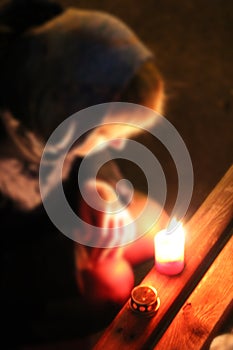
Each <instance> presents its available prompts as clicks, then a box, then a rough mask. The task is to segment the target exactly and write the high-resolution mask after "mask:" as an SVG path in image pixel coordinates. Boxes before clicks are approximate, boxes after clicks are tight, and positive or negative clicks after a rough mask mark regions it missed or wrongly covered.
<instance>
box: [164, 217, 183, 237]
mask: <svg viewBox="0 0 233 350" xmlns="http://www.w3.org/2000/svg"><path fill="white" fill-rule="evenodd" d="M180 227H182V223H181V222H180V221H177V219H176V217H174V218H172V219H171V221H170V223H169V225H168V227H167V233H168V234H170V233H172V232H174V231H175V230H176V229H177V228H180Z"/></svg>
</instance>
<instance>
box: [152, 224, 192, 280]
mask: <svg viewBox="0 0 233 350" xmlns="http://www.w3.org/2000/svg"><path fill="white" fill-rule="evenodd" d="M184 245H185V233H184V229H183V226H182V224H181V223H179V222H177V221H176V219H175V218H174V219H172V220H171V222H170V225H169V227H168V228H167V229H165V230H162V231H159V232H158V233H157V234H156V235H155V237H154V249H155V268H156V270H157V271H159V272H160V273H163V274H166V275H177V274H179V273H180V272H181V271H182V270H183V268H184Z"/></svg>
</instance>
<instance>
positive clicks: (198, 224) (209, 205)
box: [94, 166, 233, 350]
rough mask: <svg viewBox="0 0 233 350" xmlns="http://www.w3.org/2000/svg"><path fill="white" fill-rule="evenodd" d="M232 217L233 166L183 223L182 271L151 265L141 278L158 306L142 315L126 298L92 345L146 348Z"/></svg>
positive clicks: (187, 290) (207, 260)
mask: <svg viewBox="0 0 233 350" xmlns="http://www.w3.org/2000/svg"><path fill="white" fill-rule="evenodd" d="M232 217H233V166H231V168H230V169H229V170H228V171H227V173H226V174H225V176H224V177H223V178H222V179H221V181H220V182H219V183H218V184H217V185H216V187H215V188H214V189H213V191H212V192H211V193H210V195H209V196H208V197H207V199H206V200H205V201H204V203H203V204H202V205H201V207H200V208H199V209H198V210H197V212H196V213H195V214H194V216H193V217H192V218H191V220H190V221H189V222H188V223H187V224H186V225H185V227H184V228H185V230H186V233H187V239H186V245H185V256H186V263H185V269H184V270H183V272H182V274H181V275H179V276H173V277H169V276H165V275H161V274H159V273H158V272H157V271H156V270H155V268H154V267H153V268H152V269H151V271H150V272H149V273H148V275H147V276H146V277H145V278H144V280H143V281H142V282H141V283H146V284H150V285H152V286H154V287H155V288H156V289H157V291H158V295H159V297H160V300H161V306H160V309H159V310H158V313H157V314H156V316H155V317H153V318H151V319H143V318H142V317H139V316H138V315H135V314H134V313H133V312H132V311H131V310H130V308H129V306H128V302H127V303H126V304H125V305H124V307H123V308H122V309H121V311H120V312H119V314H118V315H117V316H116V318H115V319H114V320H113V322H112V323H111V324H110V325H109V327H108V328H107V329H106V331H105V332H104V333H103V335H102V337H101V338H100V340H99V341H98V342H97V344H96V346H95V347H94V349H95V350H98V349H108V350H115V349H118V348H120V349H121V350H124V349H129V348H132V349H134V350H137V349H138V350H142V349H149V348H150V347H151V344H152V341H153V342H156V341H158V340H159V339H160V337H161V336H162V334H163V332H164V331H165V330H166V328H167V327H168V325H169V323H170V322H171V321H172V319H173V318H174V316H175V314H176V313H177V312H178V311H179V308H180V307H181V306H182V304H183V302H184V300H186V298H187V297H188V295H189V294H190V293H191V291H192V290H193V289H194V287H195V286H196V285H197V283H198V282H199V281H200V279H201V278H202V276H203V275H204V273H205V272H206V271H207V269H208V267H209V266H210V264H211V263H212V262H213V260H214V259H215V257H216V256H217V254H218V253H219V251H220V250H221V249H222V247H223V246H224V245H225V243H226V241H227V240H228V239H229V236H230V230H226V228H227V225H228V224H229V223H230V221H231V219H232Z"/></svg>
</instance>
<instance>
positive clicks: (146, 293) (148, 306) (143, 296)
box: [129, 284, 160, 317]
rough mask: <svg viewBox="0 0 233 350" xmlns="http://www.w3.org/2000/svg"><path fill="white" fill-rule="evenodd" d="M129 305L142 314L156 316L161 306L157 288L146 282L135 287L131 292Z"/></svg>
mask: <svg viewBox="0 0 233 350" xmlns="http://www.w3.org/2000/svg"><path fill="white" fill-rule="evenodd" d="M129 306H130V308H131V310H132V311H133V312H135V313H136V314H138V315H140V316H143V317H152V316H154V315H155V314H156V312H157V311H158V309H159V306H160V299H159V297H158V293H157V290H156V289H155V288H154V287H152V286H150V285H146V284H142V285H139V286H136V287H134V288H133V290H132V292H131V297H130V300H129Z"/></svg>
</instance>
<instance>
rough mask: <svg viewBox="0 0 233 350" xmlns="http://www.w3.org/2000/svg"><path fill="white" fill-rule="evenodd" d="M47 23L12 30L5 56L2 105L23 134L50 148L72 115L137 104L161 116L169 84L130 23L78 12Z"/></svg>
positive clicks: (56, 14) (65, 13)
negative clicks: (106, 106)
mask: <svg viewBox="0 0 233 350" xmlns="http://www.w3.org/2000/svg"><path fill="white" fill-rule="evenodd" d="M23 2H24V3H25V2H26V3H27V2H30V1H23ZM32 2H34V3H42V2H41V1H36V2H35V1H32ZM43 3H44V4H45V2H43ZM44 6H45V8H44V11H45V12H46V6H47V5H44ZM8 12H9V11H8ZM9 13H10V12H9ZM8 17H9V15H8ZM29 17H30V16H29ZM9 18H10V17H9ZM9 18H8V23H9V22H11V23H10V24H11V28H12V27H13V26H12V21H9ZM15 18H17V16H15ZM45 18H46V21H45V23H41V21H37V23H36V24H37V25H36V26H34V27H32V28H29V29H28V30H27V28H25V23H24V28H23V29H22V25H21V30H20V29H19V28H20V26H19V25H18V29H17V26H16V29H17V30H18V32H22V33H20V35H19V34H17V35H16V34H15V32H14V31H13V32H12V33H13V35H12V39H11V40H10V44H9V45H8V47H7V49H6V50H5V56H4V60H5V61H4V62H3V64H4V68H5V69H4V72H3V73H4V74H2V86H4V89H3V94H2V96H3V98H2V100H1V101H0V102H1V106H0V107H2V110H3V111H4V110H8V111H10V113H11V114H12V115H13V116H14V118H15V119H16V120H18V124H19V125H20V126H21V130H22V129H23V128H24V129H25V130H29V132H33V133H34V134H35V135H36V137H38V138H39V139H40V140H42V141H44V142H45V141H46V140H47V138H48V137H49V136H50V134H51V133H52V131H53V130H54V129H55V128H56V127H57V126H58V125H59V124H60V123H61V122H62V121H63V120H64V119H66V118H67V117H69V116H70V115H71V114H73V113H75V112H77V111H79V110H82V109H84V108H87V107H90V106H92V105H95V104H99V103H104V102H115V101H122V102H132V103H136V104H142V105H145V106H147V107H150V108H154V109H156V110H157V111H158V112H161V105H162V100H163V83H162V79H161V77H160V75H159V73H158V71H157V69H156V67H155V65H154V63H153V55H152V54H151V52H150V51H149V50H148V49H147V48H146V47H145V46H144V45H143V44H142V43H141V41H140V40H139V39H138V38H137V37H136V35H135V34H134V33H133V32H132V31H131V30H130V29H129V28H128V27H127V26H126V25H125V24H124V23H122V22H121V21H119V20H118V19H116V18H115V17H113V16H110V15H107V14H105V13H101V12H96V11H81V10H77V9H68V10H64V11H55V12H54V18H47V17H46V16H45ZM30 21H31V20H30ZM22 23H23V22H22ZM38 24H39V25H38ZM30 25H32V23H31V22H30ZM14 29H15V28H14ZM3 114H4V113H3ZM8 116H9V114H8ZM3 120H4V122H5V121H6V120H9V118H5V119H4V118H3ZM129 121H130V116H129ZM126 122H127V120H126ZM143 122H144V120H142V124H143ZM142 126H143V125H142ZM104 129H105V130H104V132H103V128H102V130H100V134H101V135H102V136H103V134H104V133H106V132H107V131H106V127H105V128H104ZM113 131H114V130H113V128H111V130H110V129H109V130H108V133H111V132H112V133H113ZM117 133H118V132H117V130H116V129H115V131H114V134H113V135H112V136H113V137H117V136H121V135H117ZM125 133H126V134H130V130H129V129H128V130H126V129H125ZM21 134H22V132H21ZM121 134H122V130H121ZM25 135H27V133H24V136H25ZM90 135H91V134H89V136H90ZM98 135H99V133H98V132H96V133H95V137H96V138H98ZM15 137H17V135H16V136H15ZM87 139H88V137H87ZM92 140H93V136H92ZM93 142H95V141H94V140H93ZM82 152H84V154H85V152H86V150H85V147H83V146H82ZM82 152H81V153H82ZM81 153H80V154H81Z"/></svg>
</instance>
